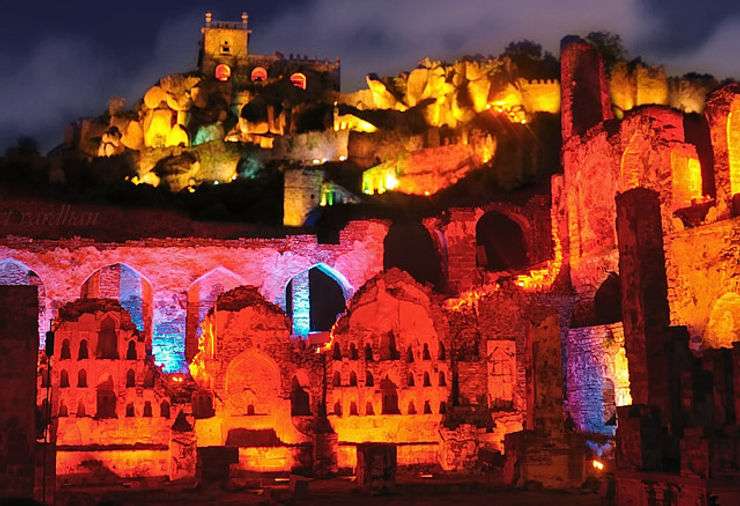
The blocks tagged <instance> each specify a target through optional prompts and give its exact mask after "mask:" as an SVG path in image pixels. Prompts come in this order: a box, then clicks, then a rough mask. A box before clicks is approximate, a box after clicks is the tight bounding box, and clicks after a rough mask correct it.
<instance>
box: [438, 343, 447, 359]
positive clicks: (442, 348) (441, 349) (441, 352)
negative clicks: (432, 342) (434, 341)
mask: <svg viewBox="0 0 740 506" xmlns="http://www.w3.org/2000/svg"><path fill="white" fill-rule="evenodd" d="M439 359H440V360H447V351H446V350H445V345H444V344H442V342H441V341H440V343H439Z"/></svg>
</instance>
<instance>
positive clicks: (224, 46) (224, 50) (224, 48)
mask: <svg viewBox="0 0 740 506" xmlns="http://www.w3.org/2000/svg"><path fill="white" fill-rule="evenodd" d="M221 54H231V44H230V43H229V41H228V40H225V41H223V42H222V43H221Z"/></svg>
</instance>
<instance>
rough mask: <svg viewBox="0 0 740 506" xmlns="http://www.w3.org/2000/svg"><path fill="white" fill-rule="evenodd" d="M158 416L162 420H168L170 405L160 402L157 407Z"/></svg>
mask: <svg viewBox="0 0 740 506" xmlns="http://www.w3.org/2000/svg"><path fill="white" fill-rule="evenodd" d="M159 416H161V417H162V418H169V417H170V403H169V402H167V401H162V404H160V405H159Z"/></svg>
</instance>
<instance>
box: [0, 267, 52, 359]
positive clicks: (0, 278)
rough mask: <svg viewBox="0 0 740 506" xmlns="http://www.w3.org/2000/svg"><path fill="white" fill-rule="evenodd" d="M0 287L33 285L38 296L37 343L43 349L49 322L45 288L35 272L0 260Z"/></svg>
mask: <svg viewBox="0 0 740 506" xmlns="http://www.w3.org/2000/svg"><path fill="white" fill-rule="evenodd" d="M0 285H33V286H36V287H37V288H38V295H39V343H40V344H41V347H42V348H43V346H44V344H45V342H46V331H47V330H49V321H48V317H47V310H46V288H45V287H44V283H43V281H42V280H41V278H40V277H39V275H38V274H36V272H34V271H33V270H31V268H29V267H28V266H27V265H25V264H24V263H22V262H19V261H17V260H14V259H12V258H6V259H4V260H0Z"/></svg>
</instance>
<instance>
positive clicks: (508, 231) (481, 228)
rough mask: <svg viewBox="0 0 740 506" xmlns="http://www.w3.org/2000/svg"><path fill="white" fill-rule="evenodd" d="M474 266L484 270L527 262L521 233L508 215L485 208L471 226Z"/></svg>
mask: <svg viewBox="0 0 740 506" xmlns="http://www.w3.org/2000/svg"><path fill="white" fill-rule="evenodd" d="M475 239H476V245H477V252H476V253H477V259H478V267H481V268H484V269H486V270H487V271H505V270H512V269H521V268H523V267H526V266H527V264H528V263H529V262H528V255H527V243H526V241H525V238H524V232H523V231H522V228H521V227H520V226H519V224H518V223H517V222H515V221H514V220H512V219H511V218H509V217H507V216H505V215H503V214H501V213H498V212H496V211H489V212H487V213H486V214H484V215H483V216H482V217H481V219H480V220H478V224H477V225H476V227H475Z"/></svg>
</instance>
